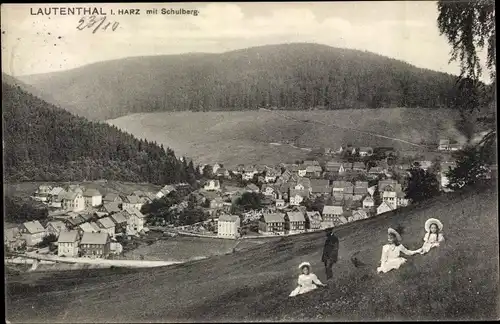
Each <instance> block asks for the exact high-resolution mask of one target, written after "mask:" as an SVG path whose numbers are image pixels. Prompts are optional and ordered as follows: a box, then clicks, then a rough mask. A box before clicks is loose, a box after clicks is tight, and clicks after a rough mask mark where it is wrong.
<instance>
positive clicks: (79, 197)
mask: <svg viewBox="0 0 500 324" xmlns="http://www.w3.org/2000/svg"><path fill="white" fill-rule="evenodd" d="M61 206H62V208H63V209H65V210H68V211H74V212H78V211H82V210H84V209H85V199H84V198H83V193H80V192H72V191H68V192H66V193H65V194H64V195H63V196H62V199H61Z"/></svg>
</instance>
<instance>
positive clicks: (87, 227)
mask: <svg viewBox="0 0 500 324" xmlns="http://www.w3.org/2000/svg"><path fill="white" fill-rule="evenodd" d="M76 230H77V231H78V233H80V235H83V233H98V232H100V231H101V229H100V228H95V227H94V226H92V225H91V224H90V223H88V222H86V223H82V224H80V225H78V227H77V228H76Z"/></svg>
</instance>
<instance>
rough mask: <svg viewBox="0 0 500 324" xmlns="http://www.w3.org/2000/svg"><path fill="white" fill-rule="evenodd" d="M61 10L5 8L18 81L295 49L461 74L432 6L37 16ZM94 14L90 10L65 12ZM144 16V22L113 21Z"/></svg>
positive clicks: (8, 53)
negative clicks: (332, 50) (145, 59)
mask: <svg viewBox="0 0 500 324" xmlns="http://www.w3.org/2000/svg"><path fill="white" fill-rule="evenodd" d="M42 6H43V7H47V8H48V7H54V6H58V7H61V5H60V4H57V5H28V4H22V5H13V4H10V5H2V17H1V18H2V20H1V25H2V26H1V28H2V68H3V70H4V71H5V72H6V73H8V74H11V75H14V76H19V75H26V74H34V73H45V72H52V71H59V70H65V69H71V68H75V67H78V66H82V65H85V64H89V63H94V62H98V61H105V60H112V59H118V58H123V57H129V56H141V55H161V54H178V53H187V52H211V53H219V52H225V51H229V50H234V49H240V48H245V47H251V46H257V45H265V44H280V43H288V42H315V43H320V44H325V45H330V46H335V47H344V48H352V49H360V50H368V51H371V52H375V53H378V54H382V55H385V56H389V57H392V58H396V59H400V60H404V61H407V62H409V63H411V64H413V65H416V66H418V67H423V68H428V69H432V70H437V71H443V72H448V73H452V74H458V72H459V69H458V65H457V64H456V63H451V64H449V63H448V60H449V51H450V46H449V45H448V44H447V42H446V39H445V37H444V36H440V35H439V31H438V28H437V24H436V18H437V7H436V3H435V2H432V1H422V2H419V1H408V2H403V1H401V2H399V1H398V2H374V1H364V2H331V3H327V2H320V3H212V4H207V3H200V4H196V3H189V4H180V3H175V4H171V5H165V4H149V5H148V4H144V3H142V4H109V5H103V4H96V6H97V7H102V8H103V11H105V12H107V13H108V15H107V17H106V19H107V22H117V23H119V26H118V28H117V29H116V30H115V31H112V30H110V29H108V30H105V31H104V30H99V31H97V32H96V33H95V34H93V33H92V30H91V29H86V30H78V29H77V28H76V27H77V26H78V21H79V20H80V18H81V16H71V15H68V16H56V15H50V16H41V15H38V16H37V15H31V13H30V12H31V11H33V12H37V10H38V8H41V7H42ZM64 6H65V7H68V6H77V7H83V6H84V7H88V6H89V5H88V4H87V5H84V4H78V5H64ZM117 8H139V9H141V12H140V15H139V16H123V15H110V10H111V9H113V10H115V12H116V10H117ZM148 8H158V9H161V8H173V9H179V8H184V9H197V10H198V11H199V14H198V16H194V15H184V16H175V15H161V14H158V15H146V12H145V10H146V9H148Z"/></svg>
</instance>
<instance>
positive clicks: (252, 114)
mask: <svg viewBox="0 0 500 324" xmlns="http://www.w3.org/2000/svg"><path fill="white" fill-rule="evenodd" d="M278 114H281V115H285V116H287V117H292V118H295V119H296V120H298V121H296V120H291V119H287V118H284V117H282V116H281V115H278ZM456 116H457V114H456V112H455V111H453V110H449V109H410V108H385V109H345V110H336V111H279V112H269V111H263V110H259V111H243V112H178V113H168V112H163V113H149V114H134V115H129V116H124V117H120V118H117V119H113V120H109V121H108V123H110V124H112V125H115V126H117V127H118V128H120V129H122V130H124V131H126V132H128V133H131V134H133V135H134V136H136V137H138V138H146V139H148V140H154V141H156V142H158V143H162V144H163V145H165V146H168V147H171V148H173V149H174V150H175V152H176V153H177V154H178V155H179V156H180V155H185V156H189V157H191V158H193V159H194V160H195V161H196V162H197V163H211V162H212V163H214V162H222V163H224V164H225V165H227V166H231V165H236V164H238V163H268V164H272V163H280V162H284V161H295V160H298V159H301V158H303V157H305V156H306V154H307V152H306V151H304V150H301V149H300V148H318V147H330V148H338V147H339V146H340V145H342V144H346V143H351V144H353V145H356V146H377V145H382V146H394V147H396V148H399V149H403V150H415V149H417V150H419V148H415V147H414V146H411V145H408V144H405V143H401V142H397V141H393V140H389V139H384V138H379V137H373V136H371V135H365V134H360V133H357V132H353V131H350V130H345V129H340V128H336V127H327V126H323V125H318V124H316V123H311V122H301V121H307V120H308V121H320V122H324V123H326V124H328V125H331V124H337V125H341V126H343V127H353V128H357V129H361V130H363V131H371V132H374V133H378V134H382V135H385V136H389V137H396V138H399V139H403V140H406V141H410V142H412V143H437V142H438V141H439V138H440V137H449V138H456V139H461V136H460V134H459V132H458V131H457V130H456V128H455V126H454V124H455V122H454V120H455V118H456ZM284 141H291V142H294V144H295V145H296V146H297V147H299V148H293V147H291V146H289V145H281V146H275V145H270V143H272V142H284Z"/></svg>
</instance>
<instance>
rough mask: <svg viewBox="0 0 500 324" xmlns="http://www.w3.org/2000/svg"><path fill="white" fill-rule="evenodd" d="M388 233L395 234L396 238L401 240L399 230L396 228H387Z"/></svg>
mask: <svg viewBox="0 0 500 324" xmlns="http://www.w3.org/2000/svg"><path fill="white" fill-rule="evenodd" d="M387 233H388V234H394V235H395V236H396V239H397V240H398V241H399V242H401V240H402V239H401V235H399V233H398V231H396V230H395V229H394V228H390V227H389V229H388V230H387Z"/></svg>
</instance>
